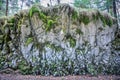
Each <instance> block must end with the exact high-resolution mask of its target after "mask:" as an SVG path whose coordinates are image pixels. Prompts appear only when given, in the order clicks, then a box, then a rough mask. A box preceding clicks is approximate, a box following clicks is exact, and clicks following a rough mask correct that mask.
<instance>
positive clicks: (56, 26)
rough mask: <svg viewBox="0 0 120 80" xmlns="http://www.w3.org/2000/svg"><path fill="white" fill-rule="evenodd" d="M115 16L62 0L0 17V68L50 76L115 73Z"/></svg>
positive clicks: (119, 59)
mask: <svg viewBox="0 0 120 80" xmlns="http://www.w3.org/2000/svg"><path fill="white" fill-rule="evenodd" d="M115 22H116V21H115V19H114V18H113V17H111V16H110V15H109V14H107V13H103V12H100V11H98V10H90V9H89V10H86V9H77V8H73V7H71V6H69V5H67V4H60V5H57V6H54V7H47V8H46V7H42V6H40V5H34V6H32V7H31V8H30V9H28V10H23V11H20V12H19V13H17V14H15V15H14V16H10V17H2V18H0V48H1V53H0V69H1V70H3V69H6V68H11V69H13V70H19V71H20V72H21V73H23V74H41V75H54V76H62V75H69V74H76V75H77V74H92V75H97V74H99V73H100V74H101V73H102V74H119V73H120V69H119V67H120V56H119V54H120V50H119V48H120V45H119V42H120V40H119V39H116V38H115V32H116V30H117V26H116V23H115ZM116 46H117V47H116Z"/></svg>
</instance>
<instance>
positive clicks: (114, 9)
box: [113, 0, 117, 18]
mask: <svg viewBox="0 0 120 80" xmlns="http://www.w3.org/2000/svg"><path fill="white" fill-rule="evenodd" d="M113 13H114V17H115V18H117V12H116V0H113Z"/></svg>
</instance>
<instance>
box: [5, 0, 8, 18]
mask: <svg viewBox="0 0 120 80" xmlns="http://www.w3.org/2000/svg"><path fill="white" fill-rule="evenodd" d="M5 15H6V16H7V15H8V0H6V14H5Z"/></svg>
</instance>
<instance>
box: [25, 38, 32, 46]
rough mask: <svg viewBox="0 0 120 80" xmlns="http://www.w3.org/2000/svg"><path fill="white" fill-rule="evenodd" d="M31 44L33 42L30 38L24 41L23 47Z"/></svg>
mask: <svg viewBox="0 0 120 80" xmlns="http://www.w3.org/2000/svg"><path fill="white" fill-rule="evenodd" d="M32 42H33V37H30V38H28V39H27V40H26V42H25V45H26V46H28V45H29V44H30V43H32Z"/></svg>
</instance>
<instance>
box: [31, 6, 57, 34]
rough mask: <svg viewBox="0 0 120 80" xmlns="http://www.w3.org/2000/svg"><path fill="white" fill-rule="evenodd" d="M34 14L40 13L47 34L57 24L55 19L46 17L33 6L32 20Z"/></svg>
mask: <svg viewBox="0 0 120 80" xmlns="http://www.w3.org/2000/svg"><path fill="white" fill-rule="evenodd" d="M34 13H38V16H39V18H40V19H41V20H42V21H43V22H44V29H45V31H46V32H48V31H50V30H51V29H52V28H53V27H54V25H55V24H56V21H55V18H52V17H51V16H47V15H45V14H44V13H43V12H42V11H40V9H38V8H37V7H35V6H33V7H32V8H31V9H30V11H29V17H30V18H31V17H32V16H33V15H34Z"/></svg>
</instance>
